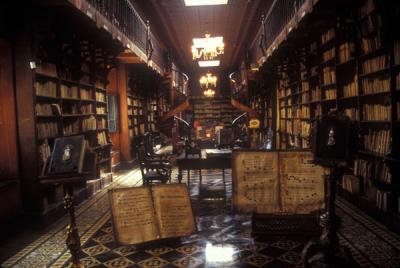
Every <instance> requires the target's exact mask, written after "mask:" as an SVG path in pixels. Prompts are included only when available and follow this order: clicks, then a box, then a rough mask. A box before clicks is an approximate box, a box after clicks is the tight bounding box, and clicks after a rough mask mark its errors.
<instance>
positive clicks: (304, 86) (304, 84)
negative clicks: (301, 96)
mask: <svg viewBox="0 0 400 268" xmlns="http://www.w3.org/2000/svg"><path fill="white" fill-rule="evenodd" d="M309 89H310V84H309V83H308V82H307V81H301V90H302V91H303V92H307V91H308V90H309Z"/></svg>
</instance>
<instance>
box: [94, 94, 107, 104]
mask: <svg viewBox="0 0 400 268" xmlns="http://www.w3.org/2000/svg"><path fill="white" fill-rule="evenodd" d="M96 101H101V102H105V101H106V94H104V93H103V92H96Z"/></svg>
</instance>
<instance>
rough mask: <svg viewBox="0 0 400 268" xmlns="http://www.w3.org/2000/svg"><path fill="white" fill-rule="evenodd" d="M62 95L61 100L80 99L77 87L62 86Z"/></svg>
mask: <svg viewBox="0 0 400 268" xmlns="http://www.w3.org/2000/svg"><path fill="white" fill-rule="evenodd" d="M60 93H61V98H72V99H77V98H79V94H78V87H77V86H68V85H65V84H61V85H60Z"/></svg>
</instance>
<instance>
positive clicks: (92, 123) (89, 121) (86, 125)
mask: <svg viewBox="0 0 400 268" xmlns="http://www.w3.org/2000/svg"><path fill="white" fill-rule="evenodd" d="M96 129H97V126H96V117H94V116H93V115H91V116H89V117H88V118H85V119H83V120H82V131H89V130H96Z"/></svg>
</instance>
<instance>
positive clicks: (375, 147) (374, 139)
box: [363, 129, 390, 155]
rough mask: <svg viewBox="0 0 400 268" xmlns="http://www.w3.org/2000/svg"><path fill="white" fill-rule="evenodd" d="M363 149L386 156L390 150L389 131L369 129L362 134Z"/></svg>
mask: <svg viewBox="0 0 400 268" xmlns="http://www.w3.org/2000/svg"><path fill="white" fill-rule="evenodd" d="M363 138H364V149H365V150H366V151H369V152H373V153H377V154H381V155H384V154H387V153H389V149H390V130H387V129H383V130H376V129H369V130H368V133H367V134H364V137H363Z"/></svg>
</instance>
